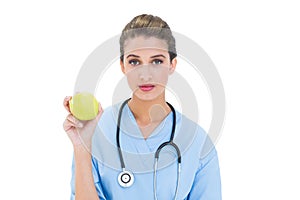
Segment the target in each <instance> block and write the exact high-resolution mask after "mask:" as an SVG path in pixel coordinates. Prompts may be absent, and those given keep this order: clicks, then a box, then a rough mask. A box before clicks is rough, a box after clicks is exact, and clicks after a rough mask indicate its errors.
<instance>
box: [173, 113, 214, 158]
mask: <svg viewBox="0 0 300 200" xmlns="http://www.w3.org/2000/svg"><path fill="white" fill-rule="evenodd" d="M176 115H177V116H178V117H177V120H176V125H177V128H176V132H177V133H176V138H175V142H176V143H177V144H178V146H180V149H181V151H182V152H183V153H184V152H186V151H192V152H193V154H194V156H197V157H198V158H199V159H200V160H201V159H202V158H204V157H206V155H208V154H209V153H213V152H215V147H214V144H213V141H212V140H211V138H210V136H209V134H208V133H207V132H206V131H205V130H204V129H203V128H202V127H201V126H200V125H199V124H198V123H196V122H194V121H193V120H191V119H189V118H188V117H187V116H185V115H183V114H181V113H180V112H176ZM213 154H214V153H213Z"/></svg>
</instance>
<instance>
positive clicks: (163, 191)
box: [71, 104, 222, 200]
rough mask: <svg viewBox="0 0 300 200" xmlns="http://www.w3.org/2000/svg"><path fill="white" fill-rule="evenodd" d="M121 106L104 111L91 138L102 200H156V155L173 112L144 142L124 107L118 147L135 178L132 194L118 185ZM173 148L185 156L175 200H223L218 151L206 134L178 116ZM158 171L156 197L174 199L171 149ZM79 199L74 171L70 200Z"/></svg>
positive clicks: (164, 154) (163, 155)
mask: <svg viewBox="0 0 300 200" xmlns="http://www.w3.org/2000/svg"><path fill="white" fill-rule="evenodd" d="M119 108H120V104H118V105H115V106H112V107H109V108H107V109H105V111H104V113H103V114H102V116H101V118H100V120H99V123H98V126H97V129H96V131H95V133H94V136H93V144H92V166H93V177H94V183H95V187H96V189H97V192H98V195H99V198H100V199H105V200H122V199H130V200H135V199H136V200H140V199H143V200H148V199H149V200H153V199H154V189H153V188H154V184H153V183H154V173H153V171H154V169H153V166H154V154H155V152H156V150H157V148H158V147H159V145H160V144H162V143H163V142H166V141H169V139H170V135H171V130H172V120H173V118H172V112H170V113H169V114H168V115H167V116H166V118H165V119H164V120H163V121H162V122H161V123H160V124H159V125H158V126H157V127H156V128H155V130H154V131H153V132H152V134H151V135H150V136H149V137H148V138H147V139H146V140H145V139H144V138H143V136H142V133H141V132H140V130H139V127H138V125H137V123H136V120H135V118H134V116H133V113H132V112H131V110H130V109H129V107H128V105H126V106H125V107H124V110H123V114H122V121H121V129H120V144H121V149H122V152H123V157H124V162H125V167H126V170H129V171H131V172H132V173H133V174H134V178H135V181H134V183H133V185H132V186H130V187H129V188H123V187H121V186H120V185H119V183H118V180H117V178H118V175H119V173H120V172H121V171H122V169H121V165H120V159H119V155H118V151H117V148H116V127H117V116H118V112H119ZM174 143H176V144H177V146H178V147H179V149H180V151H181V159H182V161H181V173H180V182H179V187H178V195H177V199H180V200H182V199H186V200H221V199H222V197H221V181H220V171H219V163H218V156H217V152H216V149H215V148H214V146H213V143H212V142H211V141H210V139H209V137H208V135H207V134H206V133H205V131H204V130H203V129H202V128H201V127H200V126H199V125H198V124H196V123H194V122H193V121H191V120H189V119H188V118H187V117H185V116H184V115H182V114H181V113H179V112H178V111H176V129H175V137H174ZM158 163H159V164H158V170H157V186H156V188H157V197H158V199H159V200H172V199H174V195H175V190H176V183H177V154H176V151H175V150H174V148H172V147H171V146H167V147H165V148H164V149H163V150H162V151H161V153H160V155H159V162H158ZM74 199H75V172H74V161H73V165H72V180H71V200H74Z"/></svg>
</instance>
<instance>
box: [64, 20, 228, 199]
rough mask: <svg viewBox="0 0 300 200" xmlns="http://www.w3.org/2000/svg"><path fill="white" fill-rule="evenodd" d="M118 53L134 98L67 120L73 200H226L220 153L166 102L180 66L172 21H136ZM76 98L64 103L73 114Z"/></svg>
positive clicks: (131, 25) (204, 135)
mask: <svg viewBox="0 0 300 200" xmlns="http://www.w3.org/2000/svg"><path fill="white" fill-rule="evenodd" d="M120 55H121V56H120V65H121V70H122V72H123V73H124V75H126V77H127V81H128V84H129V87H130V88H131V90H132V96H131V98H129V99H128V100H126V101H124V102H120V103H118V104H116V105H113V106H111V107H109V108H106V109H105V110H103V109H102V108H101V105H100V104H99V113H98V115H97V117H96V118H95V119H93V120H90V121H80V120H78V119H76V118H75V117H74V116H73V115H72V114H71V113H69V115H68V116H67V118H66V120H65V122H64V130H65V131H66V133H67V135H68V136H69V138H70V140H71V142H72V144H73V147H74V160H73V165H72V180H71V199H76V200H94V199H95V200H98V199H106V200H122V199H129V200H140V199H143V200H148V199H149V200H153V199H159V200H172V199H180V200H182V199H187V200H220V199H222V197H221V181H220V172H219V164H218V156H217V152H216V149H215V148H214V146H213V144H212V142H211V143H209V142H207V141H210V140H209V137H208V135H207V134H206V133H205V131H204V130H203V129H202V128H201V127H200V126H199V125H198V124H196V123H195V122H193V121H192V120H190V119H188V118H187V117H186V116H184V115H182V114H181V113H180V112H178V111H177V110H174V108H173V107H172V105H170V104H169V103H167V102H166V99H165V87H166V85H167V82H168V78H169V76H170V75H172V73H173V72H174V70H175V69H176V64H177V60H176V56H177V54H176V46H175V39H174V37H173V35H172V32H171V30H170V28H169V26H168V24H167V23H166V22H165V21H163V20H162V19H161V18H159V17H157V16H152V15H145V14H144V15H139V16H136V17H135V18H133V19H132V20H131V21H130V22H129V23H128V24H127V25H126V26H125V28H124V29H123V31H122V35H121V37H120ZM71 98H72V97H66V98H65V99H64V106H65V108H66V109H67V111H69V112H70V109H69V100H70V99H71ZM124 100H125V99H124ZM118 125H119V126H118ZM117 127H119V130H117ZM162 144H163V145H162ZM164 144H166V145H164ZM161 147H162V148H161ZM204 149H206V150H207V149H209V151H208V153H206V154H205V156H203V155H204V154H203V151H204Z"/></svg>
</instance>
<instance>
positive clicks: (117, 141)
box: [116, 98, 181, 200]
mask: <svg viewBox="0 0 300 200" xmlns="http://www.w3.org/2000/svg"><path fill="white" fill-rule="evenodd" d="M130 99H131V98H129V99H127V100H125V101H124V102H123V103H122V105H121V107H120V110H119V114H118V120H117V130H116V143H117V148H118V153H119V159H120V164H121V168H122V172H121V173H120V175H119V177H121V175H122V174H126V175H130V176H132V177H130V178H132V179H133V180H134V177H133V174H132V173H131V172H129V171H126V169H125V162H124V158H123V154H122V149H121V145H120V126H121V118H122V112H123V108H124V106H125V105H126V104H127V103H128V101H129V100H130ZM166 103H167V104H168V106H169V107H170V109H171V111H172V114H173V123H172V131H171V136H170V139H169V141H167V142H164V143H162V144H161V145H159V147H158V148H157V150H156V152H155V156H154V157H155V162H154V177H153V188H154V199H155V200H157V191H156V185H157V184H156V181H157V180H156V179H157V168H158V159H159V154H160V151H161V150H162V149H163V148H164V147H165V146H168V145H170V146H172V147H173V148H174V149H175V150H176V153H177V184H176V190H175V197H174V199H176V198H177V193H178V187H179V180H180V171H181V153H180V150H179V147H178V146H177V145H176V144H175V143H174V142H173V139H174V135H175V128H176V112H175V109H174V107H173V106H172V105H171V104H170V103H168V102H166ZM119 183H120V182H119ZM120 184H121V183H120ZM125 185H126V184H125ZM131 185H132V183H130V184H128V186H124V183H123V184H122V185H121V186H123V187H129V186H131Z"/></svg>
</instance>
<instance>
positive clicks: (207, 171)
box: [188, 148, 222, 200]
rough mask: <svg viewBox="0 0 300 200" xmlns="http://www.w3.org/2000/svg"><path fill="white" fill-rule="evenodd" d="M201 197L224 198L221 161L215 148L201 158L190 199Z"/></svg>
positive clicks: (205, 198)
mask: <svg viewBox="0 0 300 200" xmlns="http://www.w3.org/2000/svg"><path fill="white" fill-rule="evenodd" d="M199 199H201V200H211V199H213V200H221V199H222V194H221V178H220V169H219V161H218V155H217V151H216V150H215V148H213V149H212V150H211V151H210V152H209V154H208V155H207V156H205V157H204V158H201V159H199V167H198V170H197V172H196V175H195V178H194V182H193V186H192V189H191V191H190V193H189V195H188V200H199Z"/></svg>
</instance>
